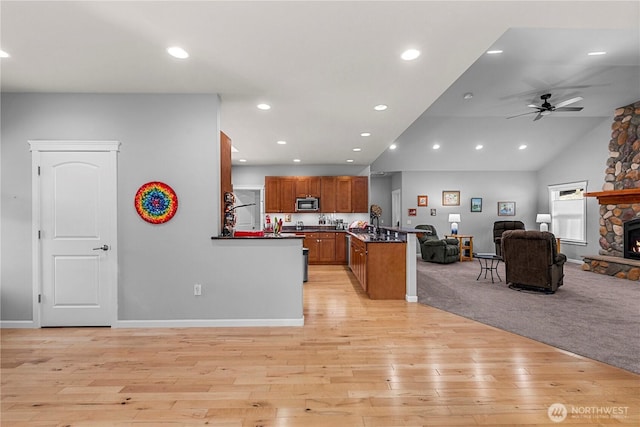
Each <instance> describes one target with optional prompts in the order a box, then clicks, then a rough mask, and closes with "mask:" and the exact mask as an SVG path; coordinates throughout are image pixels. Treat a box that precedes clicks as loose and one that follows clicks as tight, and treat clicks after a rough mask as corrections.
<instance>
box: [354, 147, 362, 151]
mask: <svg viewBox="0 0 640 427" xmlns="http://www.w3.org/2000/svg"><path fill="white" fill-rule="evenodd" d="M353 151H356V152H357V151H362V148H360V147H356V148H354V149H353Z"/></svg>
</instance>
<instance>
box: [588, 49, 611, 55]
mask: <svg viewBox="0 0 640 427" xmlns="http://www.w3.org/2000/svg"><path fill="white" fill-rule="evenodd" d="M606 54H607V52H605V51H603V50H600V51H597V52H589V53H587V55H589V56H598V55H606Z"/></svg>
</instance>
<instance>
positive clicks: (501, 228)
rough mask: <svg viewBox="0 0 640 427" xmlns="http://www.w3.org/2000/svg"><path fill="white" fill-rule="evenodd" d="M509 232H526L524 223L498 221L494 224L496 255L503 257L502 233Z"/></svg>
mask: <svg viewBox="0 0 640 427" xmlns="http://www.w3.org/2000/svg"><path fill="white" fill-rule="evenodd" d="M507 230H524V223H523V222H522V221H496V222H494V223H493V242H494V243H495V245H496V255H498V256H502V247H501V245H500V242H501V241H502V233H504V232H505V231H507Z"/></svg>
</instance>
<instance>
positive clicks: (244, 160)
mask: <svg viewBox="0 0 640 427" xmlns="http://www.w3.org/2000/svg"><path fill="white" fill-rule="evenodd" d="M238 161H239V162H240V163H244V162H246V161H247V159H239V160H238Z"/></svg>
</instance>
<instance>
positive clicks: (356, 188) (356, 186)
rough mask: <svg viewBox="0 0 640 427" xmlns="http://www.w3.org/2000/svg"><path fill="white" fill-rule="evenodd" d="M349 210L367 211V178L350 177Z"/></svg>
mask: <svg viewBox="0 0 640 427" xmlns="http://www.w3.org/2000/svg"><path fill="white" fill-rule="evenodd" d="M351 178H352V181H351V212H369V178H368V177H366V176H353V177H351Z"/></svg>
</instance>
